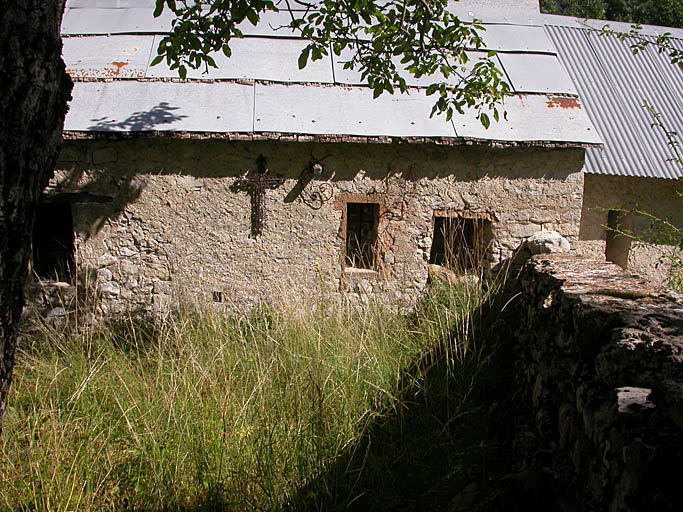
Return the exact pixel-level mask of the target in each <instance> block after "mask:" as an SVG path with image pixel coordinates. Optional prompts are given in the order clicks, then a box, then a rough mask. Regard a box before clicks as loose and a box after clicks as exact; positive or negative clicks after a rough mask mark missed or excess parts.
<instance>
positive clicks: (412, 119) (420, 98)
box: [254, 84, 456, 137]
mask: <svg viewBox="0 0 683 512" xmlns="http://www.w3.org/2000/svg"><path fill="white" fill-rule="evenodd" d="M255 100H256V101H255V112H254V130H255V131H257V132H283V133H305V134H314V135H333V134H340V133H341V134H345V135H361V136H390V137H455V135H456V134H455V132H454V130H453V126H452V125H451V123H450V122H447V121H446V119H445V117H443V116H434V117H432V118H430V117H429V114H430V112H431V109H432V104H433V99H432V98H430V97H428V96H426V95H425V93H424V90H420V89H413V90H411V91H409V93H408V94H399V93H396V94H394V95H391V94H383V95H381V96H380V97H379V98H377V99H374V100H373V98H372V91H371V90H370V89H368V88H367V87H325V86H313V85H308V86H304V85H290V86H284V85H262V84H256V98H255Z"/></svg>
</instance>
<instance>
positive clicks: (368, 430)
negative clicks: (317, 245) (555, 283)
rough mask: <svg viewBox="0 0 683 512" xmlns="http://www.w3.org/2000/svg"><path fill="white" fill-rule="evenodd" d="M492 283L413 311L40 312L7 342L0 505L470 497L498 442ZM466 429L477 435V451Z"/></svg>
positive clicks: (390, 503)
mask: <svg viewBox="0 0 683 512" xmlns="http://www.w3.org/2000/svg"><path fill="white" fill-rule="evenodd" d="M491 293H492V292H491V291H490V290H486V289H485V286H483V285H481V284H479V282H478V281H476V280H473V281H471V282H465V283H464V284H460V285H457V286H455V285H448V284H445V283H435V284H434V285H433V287H432V292H431V293H430V294H429V296H428V297H426V298H425V299H424V300H423V301H422V302H421V303H420V304H419V305H418V306H417V307H416V308H415V309H414V311H412V312H411V313H410V314H400V313H398V312H397V311H395V310H394V309H392V308H389V307H386V306H383V305H381V304H378V303H374V302H372V301H371V302H370V304H368V305H363V306H354V305H351V304H348V303H338V302H333V301H325V300H321V301H319V302H318V303H317V304H315V307H309V306H306V305H304V304H292V305H291V306H290V307H286V308H279V309H275V308H272V307H269V306H266V305H264V306H262V307H260V308H259V309H257V310H256V311H253V312H251V313H250V314H248V315H236V314H235V315H226V314H220V313H216V312H213V311H211V310H209V309H205V310H202V309H193V310H187V311H180V312H177V313H176V314H174V315H172V316H170V317H169V318H168V319H166V320H165V321H164V322H163V323H160V324H155V323H153V322H146V321H144V320H140V319H135V318H129V319H127V320H125V321H121V322H118V323H115V324H112V323H105V322H102V321H93V322H92V323H91V324H88V325H85V326H81V327H79V328H78V329H75V328H71V329H66V330H65V331H62V332H58V331H56V330H53V329H50V328H49V327H43V328H42V329H41V330H40V331H38V332H34V333H33V334H32V335H31V337H30V338H26V339H25V340H24V342H23V344H22V347H21V353H20V354H19V355H18V358H17V361H18V364H17V367H16V369H15V380H14V383H13V387H12V392H11V396H10V401H9V405H10V407H9V409H8V412H7V415H6V418H5V423H4V426H3V435H2V438H1V439H0V489H1V490H0V509H4V510H12V511H18V510H46V511H47V510H50V511H65V512H66V511H72V510H83V511H90V510H97V511H102V510H150V511H151V510H187V511H190V510H237V511H241V510H284V509H291V508H300V509H306V508H309V509H316V508H317V509H328V510H330V509H332V508H331V507H332V505H330V504H332V503H334V504H335V505H334V507H339V508H342V507H347V508H362V507H365V506H373V507H375V508H380V509H381V508H385V509H390V508H395V507H396V506H399V504H400V508H403V509H409V508H411V507H410V506H408V505H409V504H410V503H412V502H411V500H413V499H414V497H415V496H426V497H424V499H425V500H427V501H429V500H436V501H439V500H440V502H443V503H446V504H447V503H451V502H452V503H451V509H453V510H460V509H465V508H469V509H472V506H471V505H472V502H473V500H475V498H476V499H478V500H479V501H480V502H486V500H490V499H491V498H490V496H491V495H492V494H491V491H490V489H488V490H486V491H485V492H484V490H483V489H484V487H486V485H487V484H486V483H485V482H482V479H483V478H484V477H483V476H482V474H483V473H486V471H487V470H486V469H485V468H484V469H482V466H481V464H480V462H481V460H480V459H481V458H482V457H483V458H484V459H486V458H487V457H491V460H493V458H495V457H494V456H493V455H491V454H492V453H493V452H496V450H497V449H498V448H497V445H496V443H495V442H494V441H491V442H489V443H487V440H488V438H486V437H485V436H486V433H485V432H486V430H485V429H486V428H488V426H487V423H486V422H487V418H490V417H493V416H492V414H491V411H488V412H486V413H485V414H484V413H483V412H482V409H481V407H483V406H482V405H481V404H482V403H483V402H482V400H483V399H484V398H485V399H486V400H488V398H490V397H488V396H485V397H484V395H482V396H479V395H481V390H480V387H479V385H478V384H477V382H478V381H479V379H481V378H482V375H483V372H484V371H486V370H487V369H490V368H491V365H492V363H491V359H490V356H489V355H487V353H486V351H484V350H482V342H481V340H479V339H478V338H477V336H475V332H478V330H479V329H480V327H481V325H480V324H481V322H482V320H481V311H482V308H483V306H484V305H485V304H487V301H488V300H489V297H490V296H491ZM482 397H483V398H482ZM486 403H487V405H486V407H488V408H491V407H493V404H492V403H489V402H486ZM465 427H467V428H475V429H478V430H479V432H477V433H476V434H477V435H479V434H482V432H483V433H484V437H483V438H481V439H479V438H477V439H479V441H476V442H479V443H480V444H481V445H482V446H479V447H478V448H477V447H476V446H469V447H468V449H470V451H472V453H468V452H467V450H466V449H465V448H464V447H463V445H462V440H463V439H467V442H468V443H469V442H470V441H471V440H472V435H473V433H472V432H468V431H467V428H465ZM482 429H484V430H482ZM407 436H410V439H407ZM459 436H460V437H459ZM475 437H476V436H475ZM472 442H474V441H472ZM415 443H423V445H421V446H420V447H419V448H418V446H417V445H416V444H415ZM482 443H483V444H482ZM378 449H379V450H378ZM418 454H421V455H419V456H418ZM425 457H426V459H425ZM427 459H431V465H430V462H429V460H427ZM487 460H488V459H487ZM473 461H474V462H473ZM461 468H462V469H461ZM392 471H394V472H395V473H396V474H393V473H392ZM406 472H407V474H405V475H403V476H401V475H399V474H398V473H406ZM473 472H474V473H476V475H474V476H472V475H471V474H470V473H473ZM482 472H483V473H482ZM486 474H490V473H486ZM408 475H410V479H411V482H412V483H410V484H407V483H406V478H407V477H408ZM402 478H403V480H402ZM382 482H383V483H382ZM380 484H382V485H384V484H387V485H386V486H385V487H386V489H388V490H387V492H386V493H384V494H381V493H380V494H376V492H377V489H378V487H379V486H380ZM371 489H375V494H373V492H372V491H371ZM387 493H388V494H387ZM409 493H413V494H411V496H413V497H407V496H408V494H409ZM493 494H495V492H493ZM454 500H455V501H454ZM458 507H460V508H458ZM463 507H464V508H463ZM414 508H415V509H420V507H419V506H417V505H415V507H414Z"/></svg>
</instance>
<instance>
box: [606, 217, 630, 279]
mask: <svg viewBox="0 0 683 512" xmlns="http://www.w3.org/2000/svg"><path fill="white" fill-rule="evenodd" d="M620 231H621V232H624V233H632V232H633V213H631V212H625V211H623V210H610V211H609V213H608V214H607V241H606V243H605V259H606V260H607V261H611V262H612V263H616V264H617V265H619V266H620V267H621V268H623V269H625V268H626V265H627V264H628V253H629V251H630V250H631V239H630V238H629V237H628V236H624V235H621V234H619V232H620Z"/></svg>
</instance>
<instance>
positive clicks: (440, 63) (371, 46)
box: [152, 0, 510, 127]
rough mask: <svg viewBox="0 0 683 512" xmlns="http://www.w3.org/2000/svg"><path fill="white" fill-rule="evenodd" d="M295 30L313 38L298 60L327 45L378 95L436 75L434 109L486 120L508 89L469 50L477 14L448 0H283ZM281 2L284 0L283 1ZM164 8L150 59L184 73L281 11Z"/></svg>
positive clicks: (264, 7) (209, 5) (246, 6)
mask: <svg viewBox="0 0 683 512" xmlns="http://www.w3.org/2000/svg"><path fill="white" fill-rule="evenodd" d="M285 4H286V6H287V7H286V9H284V10H285V11H286V12H287V13H288V15H289V16H288V20H289V21H288V23H287V24H286V25H285V26H282V27H279V28H280V29H281V30H291V31H294V32H295V33H296V34H298V35H299V36H300V37H301V38H303V39H305V40H307V41H308V44H307V45H306V46H305V47H304V49H303V50H302V52H301V54H300V56H299V60H298V65H299V67H300V68H303V67H304V66H305V65H306V63H307V62H308V61H309V60H312V61H316V60H319V59H321V58H323V56H326V55H329V54H330V52H332V53H334V55H336V56H338V57H341V58H342V59H344V62H345V64H344V68H345V69H358V70H359V72H360V74H361V77H362V79H363V80H364V81H365V82H367V84H368V86H369V87H370V88H371V89H372V90H373V94H374V96H375V97H378V96H379V95H381V94H382V93H384V92H388V93H390V94H393V93H394V91H396V90H398V91H400V92H401V93H405V92H406V91H407V83H406V78H405V77H406V76H408V75H411V76H413V77H415V78H420V77H424V76H434V83H433V84H432V85H431V86H430V87H429V88H428V89H427V94H429V95H433V94H436V95H438V99H437V100H436V102H435V105H434V108H433V110H432V115H434V114H435V113H445V115H446V118H447V119H448V120H450V118H451V117H452V115H453V114H454V112H458V113H463V112H464V110H465V109H466V108H473V109H475V110H476V111H477V115H478V118H479V120H480V121H481V123H482V124H483V125H484V126H486V127H488V126H489V124H490V122H491V119H490V117H489V115H491V116H492V117H493V118H494V119H495V120H498V119H499V117H500V113H499V110H498V106H499V104H500V103H501V101H502V100H503V98H504V97H505V96H506V95H508V94H509V93H510V87H509V85H508V84H507V83H506V82H505V80H504V75H503V73H502V72H501V71H500V70H499V69H497V68H496V66H495V65H494V63H493V61H492V60H491V57H493V55H494V54H495V52H490V53H489V54H488V58H482V59H479V60H477V61H476V62H474V63H473V62H472V61H471V59H472V57H471V53H468V51H467V50H477V49H480V48H481V47H482V46H483V42H482V39H481V36H480V32H482V31H484V30H485V29H484V27H483V26H482V25H481V24H479V23H478V22H477V21H476V20H475V21H473V22H466V21H463V20H460V19H459V18H458V17H457V16H456V15H455V14H453V13H452V12H450V11H449V10H448V9H447V6H448V2H447V0H432V1H429V2H425V1H424V0H388V1H380V0H354V1H353V2H346V1H345V2H338V1H334V0H323V1H320V2H307V1H305V0H291V1H288V2H285ZM280 5H282V4H280ZM164 8H168V9H170V10H171V11H172V12H173V13H174V15H175V16H176V17H177V18H176V19H175V21H174V22H173V28H172V31H171V34H170V35H168V36H166V37H164V38H162V39H161V41H160V43H159V47H158V50H157V52H158V55H157V57H156V58H155V59H154V60H153V62H152V64H157V63H159V62H161V61H162V60H164V59H165V60H166V62H167V63H168V64H169V66H170V68H171V69H177V70H178V73H179V75H180V77H181V78H184V77H185V76H186V75H187V70H188V68H191V69H199V68H202V67H203V68H205V69H208V67H209V66H211V67H215V66H216V61H215V58H214V57H215V55H216V53H215V52H219V51H220V52H222V53H223V54H224V55H225V56H227V57H230V56H231V55H232V49H231V47H230V41H231V39H232V38H234V37H242V36H243V32H242V28H243V27H244V24H246V23H250V24H252V25H256V24H257V23H259V20H260V18H261V15H262V14H263V13H266V12H279V11H280V7H278V5H276V4H275V3H274V2H272V1H271V0H238V1H235V0H201V1H197V2H194V1H193V2H185V1H182V0H157V9H156V13H155V14H156V15H160V14H161V13H162V12H163V9H164Z"/></svg>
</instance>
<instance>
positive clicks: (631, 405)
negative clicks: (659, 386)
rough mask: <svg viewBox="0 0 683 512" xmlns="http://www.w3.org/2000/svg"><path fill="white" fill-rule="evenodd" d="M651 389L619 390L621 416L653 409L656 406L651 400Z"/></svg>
mask: <svg viewBox="0 0 683 512" xmlns="http://www.w3.org/2000/svg"><path fill="white" fill-rule="evenodd" d="M651 393H652V390H651V389H648V388H636V387H623V388H617V403H618V407H619V413H620V414H628V413H634V412H638V411H639V410H641V409H651V408H653V407H654V406H655V404H653V403H652V402H650V400H649V399H648V398H649V397H650V394H651Z"/></svg>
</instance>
